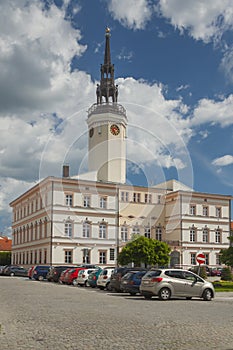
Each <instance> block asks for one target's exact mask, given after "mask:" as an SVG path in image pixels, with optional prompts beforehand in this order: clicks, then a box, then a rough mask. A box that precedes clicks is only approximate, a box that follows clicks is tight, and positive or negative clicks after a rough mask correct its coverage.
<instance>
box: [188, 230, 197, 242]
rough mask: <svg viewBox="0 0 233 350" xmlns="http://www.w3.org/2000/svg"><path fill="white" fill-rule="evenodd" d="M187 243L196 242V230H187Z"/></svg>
mask: <svg viewBox="0 0 233 350" xmlns="http://www.w3.org/2000/svg"><path fill="white" fill-rule="evenodd" d="M189 242H196V230H195V229H194V228H191V229H190V230H189Z"/></svg>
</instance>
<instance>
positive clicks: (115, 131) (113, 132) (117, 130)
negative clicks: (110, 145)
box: [110, 124, 120, 135]
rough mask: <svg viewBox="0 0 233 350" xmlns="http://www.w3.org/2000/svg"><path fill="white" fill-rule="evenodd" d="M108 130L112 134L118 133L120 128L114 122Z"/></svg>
mask: <svg viewBox="0 0 233 350" xmlns="http://www.w3.org/2000/svg"><path fill="white" fill-rule="evenodd" d="M110 131H111V133H112V134H113V135H118V134H119V133H120V128H119V126H117V125H116V124H113V125H111V127H110Z"/></svg>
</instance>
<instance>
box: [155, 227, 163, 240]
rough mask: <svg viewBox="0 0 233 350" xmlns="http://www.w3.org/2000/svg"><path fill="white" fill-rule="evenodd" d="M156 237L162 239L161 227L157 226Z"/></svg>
mask: <svg viewBox="0 0 233 350" xmlns="http://www.w3.org/2000/svg"><path fill="white" fill-rule="evenodd" d="M155 239H157V241H162V229H161V227H157V228H156V230H155Z"/></svg>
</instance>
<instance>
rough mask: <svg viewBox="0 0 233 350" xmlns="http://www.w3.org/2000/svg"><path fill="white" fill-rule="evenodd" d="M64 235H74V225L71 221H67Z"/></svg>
mask: <svg viewBox="0 0 233 350" xmlns="http://www.w3.org/2000/svg"><path fill="white" fill-rule="evenodd" d="M64 233H65V236H66V237H70V238H71V237H72V234H73V225H72V222H70V221H66V222H65V229H64Z"/></svg>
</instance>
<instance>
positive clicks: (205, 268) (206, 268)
mask: <svg viewBox="0 0 233 350" xmlns="http://www.w3.org/2000/svg"><path fill="white" fill-rule="evenodd" d="M200 269H204V270H205V273H206V276H210V275H211V268H210V267H209V266H207V265H200V266H199V265H195V266H193V267H191V268H190V269H189V271H191V272H194V273H195V274H197V275H198V274H199V270H200ZM200 271H201V270H200Z"/></svg>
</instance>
